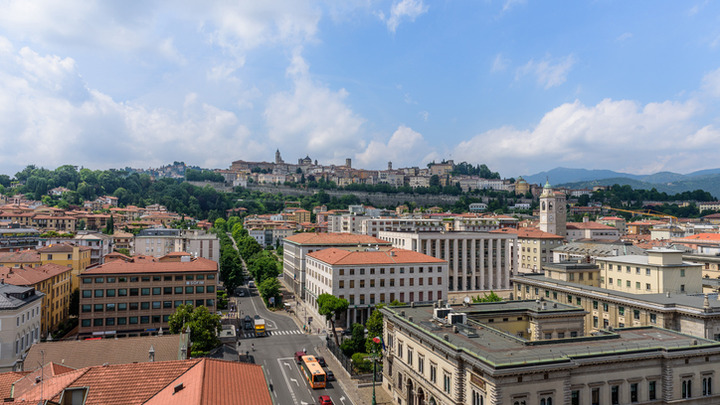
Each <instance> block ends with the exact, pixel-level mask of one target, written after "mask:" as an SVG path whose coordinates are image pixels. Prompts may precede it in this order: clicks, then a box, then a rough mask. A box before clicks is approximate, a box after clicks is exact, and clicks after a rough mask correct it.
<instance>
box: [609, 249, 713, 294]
mask: <svg viewBox="0 0 720 405" xmlns="http://www.w3.org/2000/svg"><path fill="white" fill-rule="evenodd" d="M595 263H596V264H597V265H598V266H599V267H600V280H601V283H600V286H601V287H603V288H606V289H608V290H612V291H623V292H629V293H634V294H659V293H663V294H664V293H672V294H699V293H702V291H703V290H702V265H700V264H698V263H691V262H685V261H683V252H682V251H680V250H674V249H650V250H648V251H647V254H646V255H623V256H608V257H602V258H597V259H595Z"/></svg>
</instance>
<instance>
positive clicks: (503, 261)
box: [379, 231, 518, 299]
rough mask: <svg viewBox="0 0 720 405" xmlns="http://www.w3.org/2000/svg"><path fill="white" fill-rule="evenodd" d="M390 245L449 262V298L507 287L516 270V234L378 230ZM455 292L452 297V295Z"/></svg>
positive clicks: (504, 289)
mask: <svg viewBox="0 0 720 405" xmlns="http://www.w3.org/2000/svg"><path fill="white" fill-rule="evenodd" d="M379 236H380V239H383V240H387V241H390V242H391V243H392V245H393V247H396V248H399V249H409V250H413V251H416V252H420V253H423V254H426V255H429V256H432V257H435V258H438V259H442V260H447V261H448V294H449V295H450V299H453V298H460V299H462V298H464V297H465V296H466V295H467V293H471V292H472V293H479V292H486V291H491V290H492V291H495V292H496V293H500V292H502V291H509V290H510V276H511V274H513V273H514V272H515V271H516V270H517V268H518V267H517V254H516V252H515V246H516V245H517V236H516V235H515V234H502V233H493V232H388V231H383V232H380V235H379ZM453 295H454V296H453Z"/></svg>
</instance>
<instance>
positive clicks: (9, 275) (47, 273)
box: [0, 263, 72, 336]
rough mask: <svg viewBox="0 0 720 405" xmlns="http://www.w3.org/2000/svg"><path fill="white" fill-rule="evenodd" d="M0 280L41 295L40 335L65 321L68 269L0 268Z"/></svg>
mask: <svg viewBox="0 0 720 405" xmlns="http://www.w3.org/2000/svg"><path fill="white" fill-rule="evenodd" d="M0 278H2V280H3V282H4V283H5V284H12V285H17V286H24V287H34V288H35V289H36V290H37V291H40V292H42V293H44V294H45V297H43V303H42V309H41V317H42V318H41V322H40V323H41V332H40V333H41V334H42V336H47V334H48V332H52V331H54V330H55V329H57V327H58V325H59V324H60V323H61V322H63V321H64V320H65V319H67V317H68V314H69V311H70V296H71V294H72V289H71V288H70V285H71V279H72V267H70V266H61V265H59V264H55V263H48V264H43V265H41V266H39V267H34V268H30V267H25V266H20V267H4V266H0Z"/></svg>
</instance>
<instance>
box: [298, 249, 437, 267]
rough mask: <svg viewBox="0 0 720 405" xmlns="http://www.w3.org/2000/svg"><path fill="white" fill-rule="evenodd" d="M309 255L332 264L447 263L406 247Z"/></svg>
mask: <svg viewBox="0 0 720 405" xmlns="http://www.w3.org/2000/svg"><path fill="white" fill-rule="evenodd" d="M308 256H309V257H312V258H315V259H318V260H320V261H323V262H325V263H327V264H331V265H341V266H346V265H358V264H368V265H370V264H411V263H447V262H446V261H445V260H442V259H437V258H434V257H432V256H428V255H426V254H423V253H420V252H415V251H412V250H405V249H396V248H393V249H390V250H389V251H368V252H352V251H348V250H343V249H338V248H329V249H323V250H319V251H317V252H313V253H309V254H308Z"/></svg>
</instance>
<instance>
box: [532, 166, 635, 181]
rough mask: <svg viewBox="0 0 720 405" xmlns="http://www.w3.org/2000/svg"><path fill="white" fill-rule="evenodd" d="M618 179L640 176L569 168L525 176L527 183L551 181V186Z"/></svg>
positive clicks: (557, 168)
mask: <svg viewBox="0 0 720 405" xmlns="http://www.w3.org/2000/svg"><path fill="white" fill-rule="evenodd" d="M618 177H626V178H632V179H637V178H638V177H640V176H637V175H634V174H628V173H619V172H614V171H612V170H587V169H569V168H567V167H556V168H554V169H552V170H549V171H546V172H540V173H537V174H533V175H530V176H523V178H524V179H525V181H527V182H528V183H531V184H545V180H546V179H549V180H550V184H553V185H554V184H561V183H573V182H581V181H591V180H602V179H609V178H618Z"/></svg>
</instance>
